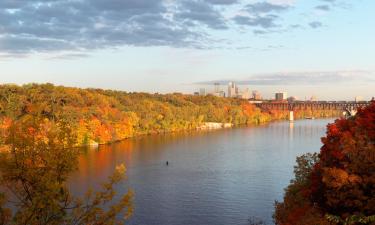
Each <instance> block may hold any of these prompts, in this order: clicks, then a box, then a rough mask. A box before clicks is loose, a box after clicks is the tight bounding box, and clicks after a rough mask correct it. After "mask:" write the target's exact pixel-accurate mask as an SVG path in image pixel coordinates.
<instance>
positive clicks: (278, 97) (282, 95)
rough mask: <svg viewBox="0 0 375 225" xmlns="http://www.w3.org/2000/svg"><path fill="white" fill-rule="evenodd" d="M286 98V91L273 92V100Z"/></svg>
mask: <svg viewBox="0 0 375 225" xmlns="http://www.w3.org/2000/svg"><path fill="white" fill-rule="evenodd" d="M287 98H288V93H287V92H278V93H276V94H275V100H276V101H283V100H286V99H287Z"/></svg>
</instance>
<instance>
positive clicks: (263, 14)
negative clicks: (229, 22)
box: [233, 2, 291, 34]
mask: <svg viewBox="0 0 375 225" xmlns="http://www.w3.org/2000/svg"><path fill="white" fill-rule="evenodd" d="M290 8H291V5H289V4H285V3H284V4H280V3H271V2H255V3H252V4H247V5H246V6H245V7H244V8H243V12H244V14H242V15H237V16H235V17H234V18H233V20H234V22H235V23H237V24H238V25H243V26H250V27H259V28H262V29H264V30H259V29H256V30H254V33H256V34H259V33H268V31H269V29H270V28H276V27H281V25H280V24H278V23H277V21H279V20H280V16H279V14H280V13H282V12H284V11H286V10H288V9H290Z"/></svg>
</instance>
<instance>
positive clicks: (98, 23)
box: [0, 0, 375, 100]
mask: <svg viewBox="0 0 375 225" xmlns="http://www.w3.org/2000/svg"><path fill="white" fill-rule="evenodd" d="M64 9H67V10H64ZM374 9H375V2H374V1H371V0H360V1H356V2H353V1H348V0H314V1H308V2H307V1H301V0H267V1H259V0H254V1H252V0H251V1H250V0H249V1H244V0H191V1H185V0H155V1H147V0H137V1H135V0H124V1H119V0H109V1H106V4H102V3H101V2H100V1H96V0H83V1H62V0H54V1H50V0H47V1H43V2H42V1H39V0H31V1H28V2H27V3H25V2H23V1H7V0H6V1H1V2H0V66H1V76H0V83H16V84H25V83H32V82H37V83H46V82H50V83H54V84H56V85H65V86H76V87H93V88H103V89H116V90H124V91H131V92H132V91H137V92H151V93H155V92H160V93H171V92H182V93H193V92H194V91H196V90H198V89H199V87H202V86H203V87H210V86H211V85H213V84H214V83H220V84H224V83H227V82H229V81H234V82H236V83H237V84H238V85H246V86H248V87H249V88H250V89H251V90H258V91H260V92H261V93H262V94H263V95H264V97H266V98H270V97H272V96H273V95H274V93H275V92H277V91H282V90H287V91H288V93H290V95H293V96H299V98H304V97H305V96H307V97H309V96H317V97H318V99H324V100H334V99H337V100H353V99H354V97H355V96H363V98H364V99H371V97H373V95H374V90H375V73H374V71H375V65H374V64H373V58H375V45H374V44H373V40H372V39H373V37H374V36H375V30H374V29H372V28H373V27H374V26H375V24H374V23H375V22H374V21H375V15H374V14H373V10H374Z"/></svg>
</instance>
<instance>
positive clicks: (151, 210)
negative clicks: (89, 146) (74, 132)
mask: <svg viewBox="0 0 375 225" xmlns="http://www.w3.org/2000/svg"><path fill="white" fill-rule="evenodd" d="M332 121H333V119H329V120H327V119H324V120H300V121H295V122H294V123H293V124H290V123H289V122H275V123H271V124H268V125H263V126H258V127H243V128H234V129H225V130H218V131H212V132H193V133H178V134H167V135H158V136H147V137H141V138H136V139H131V140H126V141H123V142H120V143H116V144H112V145H108V146H101V147H100V148H99V149H98V150H88V151H86V152H85V153H84V154H83V155H82V156H81V157H80V160H79V163H80V164H79V171H78V172H76V173H75V174H73V175H72V178H71V186H72V188H73V190H74V192H75V193H77V194H80V193H83V192H84V190H86V189H87V188H88V187H89V186H93V187H94V188H97V187H98V184H100V183H102V182H104V181H105V180H106V178H107V177H108V176H109V175H110V174H111V173H112V172H113V170H114V168H115V166H116V165H118V164H121V163H125V164H126V166H127V169H128V171H127V175H128V180H127V182H126V183H125V184H122V185H121V186H120V187H119V188H118V191H119V193H125V191H126V190H127V188H128V187H131V188H132V189H134V191H135V214H134V216H133V217H132V219H131V221H130V222H129V223H128V224H132V225H154V224H155V225H198V224H202V225H242V224H243V225H245V224H247V220H248V219H249V218H250V217H253V216H255V217H257V218H262V219H263V220H265V221H266V222H268V224H273V223H272V213H273V205H274V201H275V200H281V199H282V196H283V189H284V188H285V187H286V186H287V185H288V183H289V181H290V179H291V178H292V177H293V166H294V165H295V158H296V156H298V155H301V154H303V153H306V152H316V151H319V148H320V146H321V142H320V137H322V136H323V135H324V133H325V126H326V124H327V123H329V122H332ZM166 161H169V165H168V166H167V165H166Z"/></svg>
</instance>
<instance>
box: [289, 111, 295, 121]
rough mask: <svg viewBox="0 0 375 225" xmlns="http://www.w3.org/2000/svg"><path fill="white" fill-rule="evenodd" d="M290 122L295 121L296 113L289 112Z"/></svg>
mask: <svg viewBox="0 0 375 225" xmlns="http://www.w3.org/2000/svg"><path fill="white" fill-rule="evenodd" d="M289 121H294V111H289Z"/></svg>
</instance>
